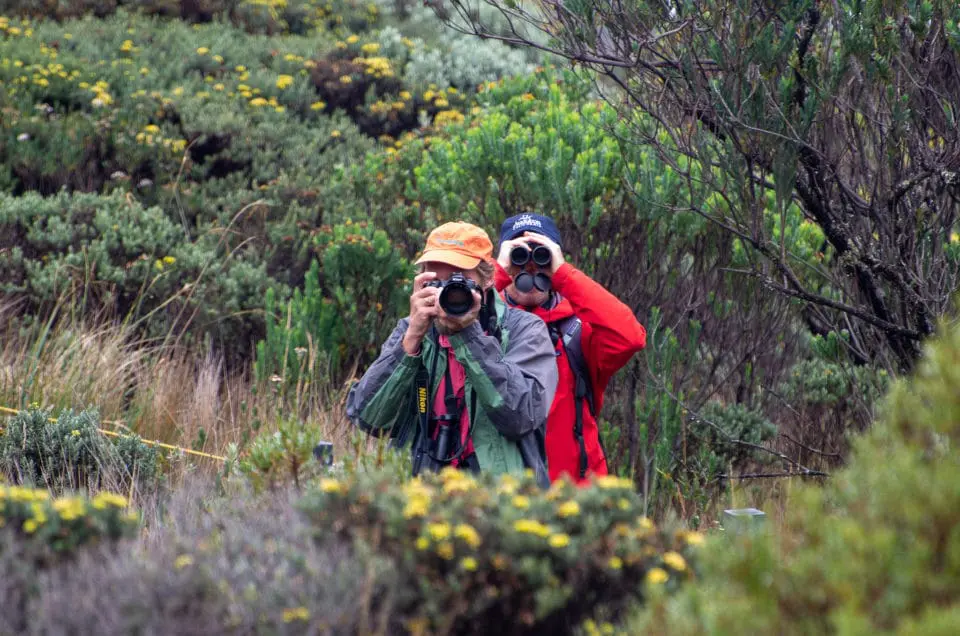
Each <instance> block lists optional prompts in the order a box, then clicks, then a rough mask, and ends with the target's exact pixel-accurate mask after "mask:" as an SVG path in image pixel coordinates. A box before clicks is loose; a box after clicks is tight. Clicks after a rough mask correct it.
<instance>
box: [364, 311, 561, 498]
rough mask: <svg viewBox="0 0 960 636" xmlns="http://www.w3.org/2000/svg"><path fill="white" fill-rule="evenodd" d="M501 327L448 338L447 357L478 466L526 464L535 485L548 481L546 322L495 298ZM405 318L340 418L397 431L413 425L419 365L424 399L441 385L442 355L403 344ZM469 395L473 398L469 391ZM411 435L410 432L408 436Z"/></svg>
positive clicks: (513, 469)
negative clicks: (455, 371) (459, 377)
mask: <svg viewBox="0 0 960 636" xmlns="http://www.w3.org/2000/svg"><path fill="white" fill-rule="evenodd" d="M496 315H497V321H498V324H499V327H500V330H501V338H500V340H498V339H497V338H496V337H494V336H492V335H487V334H486V333H484V332H483V330H482V329H481V327H480V324H479V323H478V322H474V323H472V324H471V325H470V326H468V327H467V328H466V329H464V330H462V331H461V332H459V333H457V334H454V335H452V336H450V345H451V347H452V348H453V352H454V355H455V356H456V358H457V361H459V362H460V363H461V364H462V365H463V367H464V370H465V372H466V399H465V404H468V405H471V404H476V410H477V412H476V413H474V412H471V413H470V421H471V423H472V424H473V445H474V449H475V450H476V454H477V460H478V462H479V464H480V470H481V471H490V472H493V473H514V474H520V473H522V472H523V471H524V469H525V468H531V469H532V470H533V471H534V472H535V474H536V476H537V480H538V482H539V483H540V485H541V486H543V487H546V486H549V483H550V480H549V477H548V473H547V467H546V457H545V454H544V450H543V449H544V446H543V439H544V434H545V429H546V422H547V413H548V412H549V410H550V404H551V403H552V402H553V396H554V393H555V391H556V387H557V379H558V377H557V376H558V372H557V362H556V357H555V353H554V348H553V345H552V343H551V341H550V335H549V333H548V332H547V327H546V324H545V323H544V322H543V320H541V319H540V318H539V317H537V316H535V315H533V314H532V313H529V312H526V311H521V310H517V309H512V308H510V307H507V306H506V304H505V303H504V302H503V300H502V299H501V298H500V297H499V296H496ZM408 324H409V321H408V319H407V318H403V319H401V320H400V321H399V322H398V323H397V326H396V328H395V329H394V330H393V333H392V334H391V335H390V337H389V338H388V339H387V341H386V342H385V343H384V345H383V347H382V349H381V351H380V356H379V357H378V358H377V359H376V361H374V363H373V364H372V365H371V366H370V368H369V369H367V372H366V373H364V375H363V377H362V378H361V379H360V381H359V382H357V383H356V384H355V385H354V386H353V387H352V388H351V389H350V393H349V396H348V398H347V416H348V417H349V418H350V420H351V421H352V422H353V423H354V424H356V425H357V426H359V427H360V428H362V429H363V430H365V431H367V432H370V433H373V434H385V433H388V434H390V435H392V436H396V435H397V433H398V432H399V431H400V430H404V429H405V428H406V427H413V429H412V430H415V431H417V432H419V431H418V427H419V419H418V417H417V409H416V404H415V397H414V394H415V390H416V387H415V382H416V376H417V372H418V370H419V369H420V366H421V365H424V366H425V368H426V369H427V370H432V369H433V368H434V362H435V358H438V356H439V358H438V359H436V371H435V372H434V374H433V377H432V378H431V389H430V390H431V401H430V404H432V403H433V397H434V396H435V395H436V392H437V390H438V389H439V387H440V386H441V381H442V379H443V375H444V372H445V371H446V366H447V361H446V357H445V356H443V355H441V354H442V349H441V348H440V347H439V346H438V345H437V344H436V342H435V341H434V340H433V339H431V338H425V339H424V341H423V346H422V348H421V351H420V355H418V356H410V355H408V354H407V353H406V352H405V351H404V350H403V336H404V334H405V333H406V330H407V325H408ZM474 394H476V395H475V397H474ZM415 438H416V435H410V436H409V437H408V442H409V441H412V440H413V439H415Z"/></svg>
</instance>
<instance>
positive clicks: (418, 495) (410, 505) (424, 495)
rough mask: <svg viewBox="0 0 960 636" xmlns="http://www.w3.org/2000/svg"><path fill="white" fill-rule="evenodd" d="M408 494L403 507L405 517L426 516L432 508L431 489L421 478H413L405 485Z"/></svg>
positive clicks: (405, 492)
mask: <svg viewBox="0 0 960 636" xmlns="http://www.w3.org/2000/svg"><path fill="white" fill-rule="evenodd" d="M403 490H404V494H406V496H407V503H406V506H404V509H403V517H404V518H405V519H412V518H414V517H425V516H427V511H428V510H429V509H430V490H429V488H427V487H426V485H424V483H423V482H422V481H420V479H412V480H410V481H409V482H408V483H407V484H405V485H404V487H403Z"/></svg>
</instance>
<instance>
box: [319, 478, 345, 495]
mask: <svg viewBox="0 0 960 636" xmlns="http://www.w3.org/2000/svg"><path fill="white" fill-rule="evenodd" d="M320 490H321V491H322V492H327V493H334V492H335V493H342V492H343V491H344V488H343V484H341V483H340V482H339V481H337V480H336V479H330V478H329V477H325V478H323V479H321V480H320Z"/></svg>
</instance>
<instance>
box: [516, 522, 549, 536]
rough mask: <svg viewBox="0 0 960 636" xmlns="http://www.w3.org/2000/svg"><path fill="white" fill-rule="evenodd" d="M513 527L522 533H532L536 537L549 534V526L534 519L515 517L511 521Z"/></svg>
mask: <svg viewBox="0 0 960 636" xmlns="http://www.w3.org/2000/svg"><path fill="white" fill-rule="evenodd" d="M513 529H514V530H516V531H517V532H520V533H523V534H533V535H536V536H538V537H547V536H549V535H550V528H548V527H547V526H545V525H544V524H542V523H540V522H539V521H537V520H535V519H517V520H516V521H514V522H513Z"/></svg>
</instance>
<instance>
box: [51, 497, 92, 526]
mask: <svg viewBox="0 0 960 636" xmlns="http://www.w3.org/2000/svg"><path fill="white" fill-rule="evenodd" d="M53 509H54V510H56V511H57V514H59V515H60V518H61V519H63V520H64V521H73V520H74V519H79V518H80V517H82V516H83V513H84V512H86V506H85V505H84V502H83V499H81V498H79V497H63V498H61V499H57V500H56V501H54V502H53Z"/></svg>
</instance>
